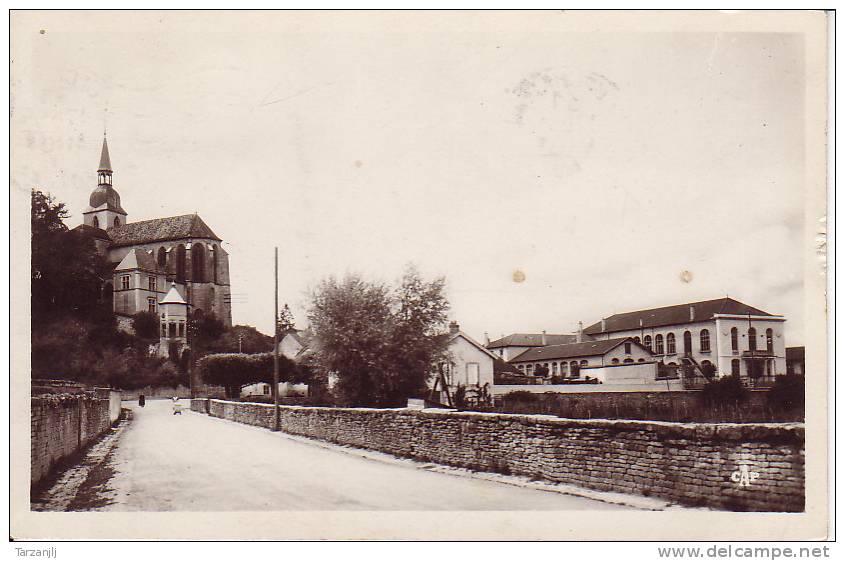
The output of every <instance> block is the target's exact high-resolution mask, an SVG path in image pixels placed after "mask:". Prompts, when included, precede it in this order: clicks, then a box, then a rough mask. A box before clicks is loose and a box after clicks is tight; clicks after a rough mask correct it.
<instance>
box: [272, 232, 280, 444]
mask: <svg viewBox="0 0 845 561" xmlns="http://www.w3.org/2000/svg"><path fill="white" fill-rule="evenodd" d="M274 258H275V275H274V282H273V288H274V299H273V430H274V431H277V430H279V425H280V411H279V248H278V246H277V247H276V248H275V251H274Z"/></svg>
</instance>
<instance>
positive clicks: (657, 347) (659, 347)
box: [654, 335, 663, 355]
mask: <svg viewBox="0 0 845 561" xmlns="http://www.w3.org/2000/svg"><path fill="white" fill-rule="evenodd" d="M654 352H655V353H657V354H659V355H662V354H663V335H658V336H657V337H655V338H654Z"/></svg>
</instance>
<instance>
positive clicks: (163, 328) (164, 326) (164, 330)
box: [161, 323, 167, 337]
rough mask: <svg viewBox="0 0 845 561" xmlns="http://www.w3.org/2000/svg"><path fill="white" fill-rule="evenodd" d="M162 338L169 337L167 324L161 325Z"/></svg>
mask: <svg viewBox="0 0 845 561" xmlns="http://www.w3.org/2000/svg"><path fill="white" fill-rule="evenodd" d="M161 336H162V337H167V324H166V323H162V324H161Z"/></svg>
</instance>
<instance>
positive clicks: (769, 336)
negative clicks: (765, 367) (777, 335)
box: [766, 329, 775, 353]
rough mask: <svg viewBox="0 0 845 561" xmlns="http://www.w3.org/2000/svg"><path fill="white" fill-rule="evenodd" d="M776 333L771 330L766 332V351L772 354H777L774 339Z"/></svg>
mask: <svg viewBox="0 0 845 561" xmlns="http://www.w3.org/2000/svg"><path fill="white" fill-rule="evenodd" d="M773 335H774V332H773V331H772V330H771V329H767V330H766V350H767V351H769V352H770V353H773V352H775V341H774V339H773Z"/></svg>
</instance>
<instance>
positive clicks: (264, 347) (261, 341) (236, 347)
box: [208, 325, 273, 353]
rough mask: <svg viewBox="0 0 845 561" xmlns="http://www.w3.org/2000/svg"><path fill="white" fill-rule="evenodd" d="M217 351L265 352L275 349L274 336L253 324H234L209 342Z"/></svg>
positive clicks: (209, 346)
mask: <svg viewBox="0 0 845 561" xmlns="http://www.w3.org/2000/svg"><path fill="white" fill-rule="evenodd" d="M208 350H209V351H211V352H215V353H237V352H244V353H265V352H271V351H272V350H273V338H272V337H270V336H269V335H264V334H263V333H261V332H260V331H258V330H257V329H256V328H254V327H252V326H251V325H234V326H232V327H231V328H230V329H227V330H226V331H224V332H223V334H222V335H220V337H218V338H217V339H216V340H214V341H213V342H211V343H209V344H208Z"/></svg>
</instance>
